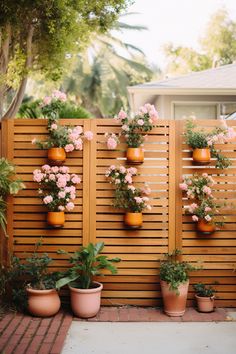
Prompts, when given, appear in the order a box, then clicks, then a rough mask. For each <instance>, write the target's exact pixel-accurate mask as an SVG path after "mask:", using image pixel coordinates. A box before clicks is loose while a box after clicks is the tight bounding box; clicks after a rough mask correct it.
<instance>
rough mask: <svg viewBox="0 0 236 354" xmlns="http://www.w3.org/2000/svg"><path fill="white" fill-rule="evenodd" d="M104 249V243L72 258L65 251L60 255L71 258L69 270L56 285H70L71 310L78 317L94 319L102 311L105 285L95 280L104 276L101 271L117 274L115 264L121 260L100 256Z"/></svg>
mask: <svg viewBox="0 0 236 354" xmlns="http://www.w3.org/2000/svg"><path fill="white" fill-rule="evenodd" d="M103 248H104V243H103V242H98V243H96V244H93V243H90V244H88V245H87V246H86V247H81V248H80V249H79V250H78V251H76V252H75V253H74V254H73V255H72V256H71V255H69V254H68V253H66V252H64V251H59V252H60V253H63V254H67V255H69V256H70V258H69V262H70V263H71V264H72V267H71V268H69V269H68V270H67V271H66V272H65V273H64V275H63V277H62V278H61V279H59V280H58V281H57V283H56V286H57V288H61V287H62V286H64V285H67V284H69V289H70V298H71V308H72V310H73V312H74V314H75V315H76V316H79V317H82V318H89V317H93V316H95V315H96V314H97V312H98V311H99V309H100V303H101V291H102V288H103V285H102V284H101V283H99V282H97V281H94V280H93V277H94V276H96V275H102V273H101V270H103V269H107V270H108V271H110V272H111V273H112V274H115V273H116V272H117V269H116V267H115V266H114V265H113V263H114V262H119V261H120V259H119V258H112V259H108V257H107V256H105V255H100V253H101V252H102V250H103Z"/></svg>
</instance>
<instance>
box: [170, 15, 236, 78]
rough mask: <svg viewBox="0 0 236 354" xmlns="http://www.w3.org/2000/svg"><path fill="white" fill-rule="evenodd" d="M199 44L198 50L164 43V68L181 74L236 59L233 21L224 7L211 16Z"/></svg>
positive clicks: (231, 61) (229, 62)
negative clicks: (166, 62)
mask: <svg viewBox="0 0 236 354" xmlns="http://www.w3.org/2000/svg"><path fill="white" fill-rule="evenodd" d="M199 44H200V51H196V50H194V49H192V48H188V47H183V46H174V45H173V44H172V43H168V44H166V45H165V46H164V53H165V55H166V57H167V61H168V65H167V71H168V72H169V73H174V74H176V73H177V74H184V73H187V72H190V71H200V70H205V69H209V68H212V67H216V66H220V65H225V64H231V63H233V62H234V61H235V60H236V22H235V21H233V20H232V19H230V16H229V13H228V12H227V10H226V9H224V8H223V9H220V10H218V11H217V12H216V13H215V14H214V15H213V16H212V17H211V19H210V21H209V23H208V25H207V28H206V30H205V32H204V34H203V36H202V38H201V39H200V41H199Z"/></svg>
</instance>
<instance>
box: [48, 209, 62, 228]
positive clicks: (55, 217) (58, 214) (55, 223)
mask: <svg viewBox="0 0 236 354" xmlns="http://www.w3.org/2000/svg"><path fill="white" fill-rule="evenodd" d="M47 223H48V225H50V226H51V227H54V228H60V227H63V226H64V223H65V213H64V211H48V213H47Z"/></svg>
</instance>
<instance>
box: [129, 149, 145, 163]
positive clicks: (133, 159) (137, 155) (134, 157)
mask: <svg viewBox="0 0 236 354" xmlns="http://www.w3.org/2000/svg"><path fill="white" fill-rule="evenodd" d="M126 158H127V162H129V163H132V164H137V165H138V164H141V163H143V161H144V151H143V148H140V147H138V148H130V147H129V148H128V149H127V152H126Z"/></svg>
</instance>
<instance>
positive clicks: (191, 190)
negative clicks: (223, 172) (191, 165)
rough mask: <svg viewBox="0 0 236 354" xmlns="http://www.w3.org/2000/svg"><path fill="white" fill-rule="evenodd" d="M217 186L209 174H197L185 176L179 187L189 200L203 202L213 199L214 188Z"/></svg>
mask: <svg viewBox="0 0 236 354" xmlns="http://www.w3.org/2000/svg"><path fill="white" fill-rule="evenodd" d="M215 184H216V183H215V181H214V179H213V178H212V177H211V176H209V175H208V174H207V173H203V174H201V175H199V174H196V173H195V174H194V175H192V176H183V182H182V183H180V184H179V187H180V189H181V190H182V191H183V192H185V193H186V195H187V197H188V198H189V199H197V200H202V199H205V198H213V196H212V187H213V186H214V185H215Z"/></svg>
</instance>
